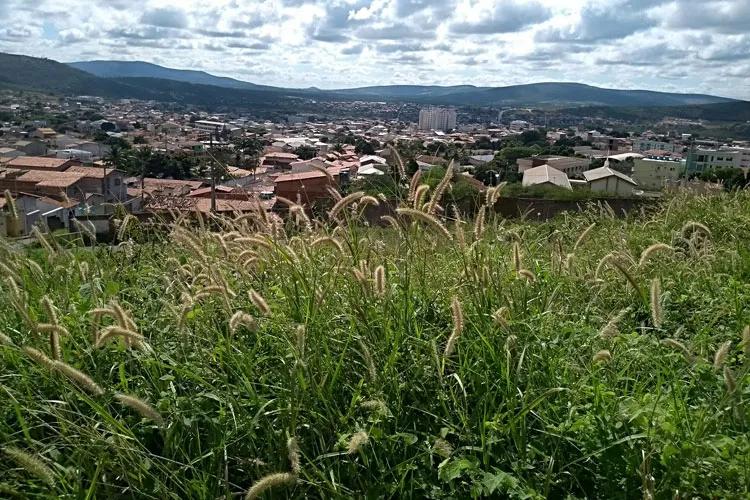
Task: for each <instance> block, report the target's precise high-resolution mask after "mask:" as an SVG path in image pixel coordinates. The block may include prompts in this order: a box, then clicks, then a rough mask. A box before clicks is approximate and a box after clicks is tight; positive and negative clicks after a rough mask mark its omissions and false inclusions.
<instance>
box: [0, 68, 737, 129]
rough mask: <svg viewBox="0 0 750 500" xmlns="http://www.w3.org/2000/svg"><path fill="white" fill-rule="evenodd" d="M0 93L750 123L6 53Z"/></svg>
mask: <svg viewBox="0 0 750 500" xmlns="http://www.w3.org/2000/svg"><path fill="white" fill-rule="evenodd" d="M84 70H85V71H84ZM0 87H8V88H14V89H20V90H33V91H40V92H46V93H52V94H62V95H95V96H101V97H106V98H114V99H120V98H132V99H141V100H154V101H161V102H177V103H181V104H186V105H195V106H202V107H205V108H212V109H217V110H218V109H221V110H230V109H237V110H252V109H254V110H261V109H262V110H266V111H269V110H272V111H273V112H274V113H279V114H281V115H283V114H285V113H287V114H295V113H297V112H299V111H300V109H301V108H300V103H301V101H302V100H315V101H318V102H337V101H355V100H367V101H389V102H396V103H398V102H403V103H413V104H417V105H429V104H436V105H450V106H471V107H533V108H547V109H557V110H562V111H561V112H564V110H565V108H570V109H571V110H573V111H574V112H573V114H586V113H587V111H586V109H588V107H590V106H598V108H596V109H597V114H598V115H600V116H605V115H607V114H610V115H614V114H617V113H619V112H618V111H616V110H618V109H621V110H623V111H625V109H626V107H627V110H628V111H627V114H628V115H633V116H656V115H662V116H672V117H678V118H679V117H686V118H695V117H703V118H704V119H711V118H714V119H716V120H722V121H746V120H750V102H747V101H736V100H732V99H727V98H724V97H716V96H709V95H700V94H675V93H665V92H653V91H645V90H613V89H603V88H598V87H592V86H589V85H583V84H578V83H536V84H530V85H516V86H510V87H496V88H488V87H475V86H471V85H461V86H454V87H441V86H426V85H425V86H422V85H391V86H374V87H363V88H355V89H338V90H320V89H316V88H308V89H285V88H280V87H271V86H265V85H257V84H254V83H249V82H242V81H240V80H235V79H232V78H225V77H217V76H214V75H211V74H209V73H205V72H201V71H185V70H175V69H170V68H164V67H161V66H157V65H154V64H149V63H141V62H116V61H90V62H82V63H71V64H63V63H59V62H57V61H53V60H51V59H41V58H34V57H27V56H19V55H11V54H5V53H0ZM582 106H586V108H582ZM607 110H611V111H607ZM639 110H642V111H639ZM708 117H711V118H708Z"/></svg>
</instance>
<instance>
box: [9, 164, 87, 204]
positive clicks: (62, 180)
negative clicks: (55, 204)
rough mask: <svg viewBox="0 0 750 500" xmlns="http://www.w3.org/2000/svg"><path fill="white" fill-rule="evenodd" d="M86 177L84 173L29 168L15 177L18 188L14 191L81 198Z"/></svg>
mask: <svg viewBox="0 0 750 500" xmlns="http://www.w3.org/2000/svg"><path fill="white" fill-rule="evenodd" d="M6 173H7V171H6ZM84 178H85V175H84V174H78V173H68V172H56V171H52V172H45V171H43V170H29V171H27V172H25V173H23V174H21V175H19V176H18V177H17V178H15V179H14V184H15V186H18V189H13V191H20V192H28V193H33V194H40V195H48V196H63V197H67V198H79V199H80V198H83V197H84V194H85V190H84V186H85V183H84V181H83V180H84Z"/></svg>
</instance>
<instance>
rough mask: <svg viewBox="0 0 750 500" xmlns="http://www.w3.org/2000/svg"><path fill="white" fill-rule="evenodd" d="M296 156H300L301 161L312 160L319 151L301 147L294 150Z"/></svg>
mask: <svg viewBox="0 0 750 500" xmlns="http://www.w3.org/2000/svg"><path fill="white" fill-rule="evenodd" d="M294 154H296V155H297V156H299V158H300V160H312V159H313V158H315V156H316V155H317V154H318V151H317V150H316V149H315V148H313V147H310V146H304V145H303V146H300V147H298V148H297V149H295V150H294Z"/></svg>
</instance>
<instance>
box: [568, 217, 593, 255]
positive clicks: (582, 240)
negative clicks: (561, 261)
mask: <svg viewBox="0 0 750 500" xmlns="http://www.w3.org/2000/svg"><path fill="white" fill-rule="evenodd" d="M595 227H596V222H594V223H593V224H591V225H590V226H589V227H587V228H586V230H585V231H584V232H582V233H581V235H580V236H579V237H578V239H577V240H576V244H575V245H573V252H575V251H576V250H578V247H579V246H581V244H582V243H583V242H584V240H585V239H586V236H588V235H589V233H590V232H591V231H592V230H593V229H594V228H595Z"/></svg>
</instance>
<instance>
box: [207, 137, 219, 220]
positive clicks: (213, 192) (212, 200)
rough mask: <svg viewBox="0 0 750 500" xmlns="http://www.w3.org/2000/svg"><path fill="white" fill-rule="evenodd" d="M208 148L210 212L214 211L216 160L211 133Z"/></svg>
mask: <svg viewBox="0 0 750 500" xmlns="http://www.w3.org/2000/svg"><path fill="white" fill-rule="evenodd" d="M218 130H219V127H216V131H217V132H218ZM209 144H210V145H209V150H210V151H211V152H210V153H209V154H210V156H211V160H209V161H210V162H211V212H212V213H216V169H215V165H216V160H215V159H214V135H213V134H211V137H210V139H209Z"/></svg>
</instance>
